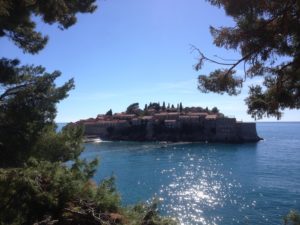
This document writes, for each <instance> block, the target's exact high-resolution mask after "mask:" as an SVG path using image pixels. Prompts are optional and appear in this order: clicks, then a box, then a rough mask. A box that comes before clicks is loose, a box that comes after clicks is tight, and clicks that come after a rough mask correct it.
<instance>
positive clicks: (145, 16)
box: [0, 0, 300, 122]
mask: <svg viewBox="0 0 300 225" xmlns="http://www.w3.org/2000/svg"><path fill="white" fill-rule="evenodd" d="M98 6H99V7H98V10H97V11H96V12H95V13H93V14H88V15H79V16H78V23H77V24H76V25H75V26H73V27H71V28H70V29H68V30H65V31H60V30H59V29H58V28H57V26H56V25H52V26H49V25H46V24H44V23H41V22H38V30H40V31H42V32H43V33H44V34H47V35H49V37H50V41H49V43H48V45H47V46H46V48H45V49H43V50H42V51H41V52H40V53H39V54H37V55H29V54H23V52H22V50H20V49H18V48H17V47H15V46H14V45H13V43H12V42H9V41H8V40H6V39H3V38H2V39H1V40H0V54H1V55H0V57H8V58H19V59H20V60H21V62H22V63H23V64H27V63H28V64H35V65H43V66H45V67H46V68H47V70H48V71H53V70H56V69H57V70H60V71H61V72H62V73H63V75H62V77H61V78H59V80H58V82H57V84H62V83H63V82H64V81H66V80H67V79H69V78H71V77H74V78H75V82H76V88H75V90H73V91H72V92H71V93H70V96H69V97H68V98H67V99H65V100H64V101H62V102H61V103H60V104H59V105H58V115H57V119H56V121H57V122H69V121H76V120H78V119H82V118H88V117H95V116H96V115H97V114H99V113H105V112H106V111H108V110H109V109H112V110H113V112H119V111H124V110H125V109H126V107H127V106H128V105H129V104H131V103H134V102H139V103H140V106H141V107H143V106H144V104H145V103H149V102H158V101H159V102H163V101H165V102H170V103H173V104H177V103H178V102H182V103H183V105H184V106H202V107H206V106H208V107H213V106H217V107H218V108H219V109H220V110H221V112H223V113H224V114H226V115H234V116H235V117H236V118H237V119H239V120H243V121H251V120H252V119H251V117H250V116H249V115H247V113H246V110H247V108H246V105H245V103H244V98H245V97H246V95H247V92H248V88H247V87H248V85H249V84H250V82H251V81H247V84H246V85H245V88H244V90H243V92H242V94H241V95H239V96H237V97H229V96H227V95H217V94H202V93H200V92H199V91H198V90H197V77H198V75H199V74H202V73H208V72H209V71H212V70H213V69H214V68H215V67H216V65H213V64H206V65H205V67H204V69H203V70H202V71H200V72H196V71H195V70H194V69H193V65H194V64H195V63H196V58H197V54H196V53H191V48H190V44H193V45H195V46H197V47H198V48H199V49H201V50H202V51H203V52H205V53H206V54H207V55H208V56H212V57H213V55H218V56H222V57H226V58H238V57H239V55H238V53H237V52H229V51H226V50H224V49H218V48H216V47H215V46H213V44H212V37H211V35H210V33H209V26H210V25H213V26H216V27H218V26H222V25H223V26H227V25H231V24H233V23H232V20H231V19H230V18H229V17H227V16H226V15H225V14H224V11H223V10H221V9H218V8H216V7H213V6H211V5H210V4H208V3H207V2H206V1H204V0H189V1H183V0H163V1H162V0H151V1H145V0H126V1H121V0H119V1H118V0H115V1H114V0H107V1H99V2H98ZM255 82H259V80H256V81H255ZM299 119H300V111H295V110H293V111H285V114H284V117H283V119H282V120H283V121H296V120H299ZM265 120H266V119H265ZM271 120H275V119H274V118H273V119H271Z"/></svg>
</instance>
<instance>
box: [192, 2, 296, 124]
mask: <svg viewBox="0 0 300 225" xmlns="http://www.w3.org/2000/svg"><path fill="white" fill-rule="evenodd" d="M208 1H209V2H210V3H211V4H212V5H215V6H217V7H222V8H224V10H225V12H226V14H227V15H229V16H231V17H232V19H233V21H235V24H234V25H233V26H232V27H220V28H215V27H210V32H211V34H212V36H213V38H214V44H215V45H216V46H217V47H223V48H226V49H232V50H235V51H239V52H240V53H241V57H240V59H238V60H236V61H228V60H226V59H225V60H222V58H219V59H220V60H215V59H210V58H209V57H207V56H205V55H204V54H203V53H202V52H201V51H200V50H198V49H196V50H197V51H199V54H200V60H199V62H198V63H197V65H196V67H195V68H196V70H200V69H201V68H202V66H203V63H204V62H205V61H209V62H213V63H217V64H219V65H222V66H223V68H221V69H217V70H215V71H213V72H211V73H210V74H209V75H208V76H206V75H200V76H199V89H200V91H202V92H205V93H207V92H210V91H211V92H215V93H219V94H223V93H228V94H229V95H237V94H239V93H240V92H241V88H242V84H243V82H244V81H245V80H246V79H245V78H247V80H249V79H251V78H253V77H259V78H261V79H263V80H262V82H261V84H253V85H252V86H250V88H249V96H248V97H247V98H246V104H247V105H248V113H249V114H250V115H251V116H252V117H254V118H257V119H260V118H262V117H263V116H275V117H277V118H278V119H279V118H280V117H281V115H282V110H283V109H299V108H300V94H299V93H300V54H299V52H300V32H299V27H300V13H299V12H300V2H299V1H295V0H287V1H280V0H272V1H268V0H260V1H236V0H208ZM239 66H241V67H242V68H244V73H242V74H241V73H240V74H236V73H237V71H239V68H238V67H239Z"/></svg>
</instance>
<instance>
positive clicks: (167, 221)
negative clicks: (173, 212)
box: [125, 199, 179, 225]
mask: <svg viewBox="0 0 300 225" xmlns="http://www.w3.org/2000/svg"><path fill="white" fill-rule="evenodd" d="M158 205H159V202H158V200H156V199H154V200H153V202H152V203H151V204H137V205H135V206H133V207H128V208H127V209H125V214H126V216H127V218H128V219H129V220H130V222H129V223H128V224H130V225H176V224H179V222H178V221H177V220H175V219H172V218H167V217H161V216H159V211H158Z"/></svg>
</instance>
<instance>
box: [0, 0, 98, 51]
mask: <svg viewBox="0 0 300 225" xmlns="http://www.w3.org/2000/svg"><path fill="white" fill-rule="evenodd" d="M95 9H96V5H95V0H72V1H69V0H47V1H44V0H36V1H33V0H20V1H9V0H4V1H0V21H1V22H0V37H4V36H6V37H8V38H9V39H11V40H12V41H13V42H14V43H15V44H16V45H17V46H18V47H20V48H21V49H23V50H24V52H29V53H33V54H34V53H37V52H38V51H40V50H41V49H43V48H44V47H45V45H46V43H47V41H48V37H47V36H43V35H42V33H40V32H38V31H36V29H35V28H36V24H35V22H34V21H33V16H35V17H40V18H41V19H42V20H43V22H45V23H48V24H54V23H57V24H58V26H59V28H60V29H67V28H69V27H70V26H72V25H74V24H75V23H76V21H77V18H76V14H77V13H92V12H94V11H95Z"/></svg>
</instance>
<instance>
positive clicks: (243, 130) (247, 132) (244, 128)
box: [237, 123, 260, 142]
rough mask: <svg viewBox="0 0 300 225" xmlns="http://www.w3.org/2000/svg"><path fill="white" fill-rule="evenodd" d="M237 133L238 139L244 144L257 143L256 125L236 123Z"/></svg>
mask: <svg viewBox="0 0 300 225" xmlns="http://www.w3.org/2000/svg"><path fill="white" fill-rule="evenodd" d="M237 131H238V136H239V138H240V139H241V140H242V141H244V142H249V141H250V142H251V141H258V140H260V138H259V137H258V135H257V131H256V123H237Z"/></svg>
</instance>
